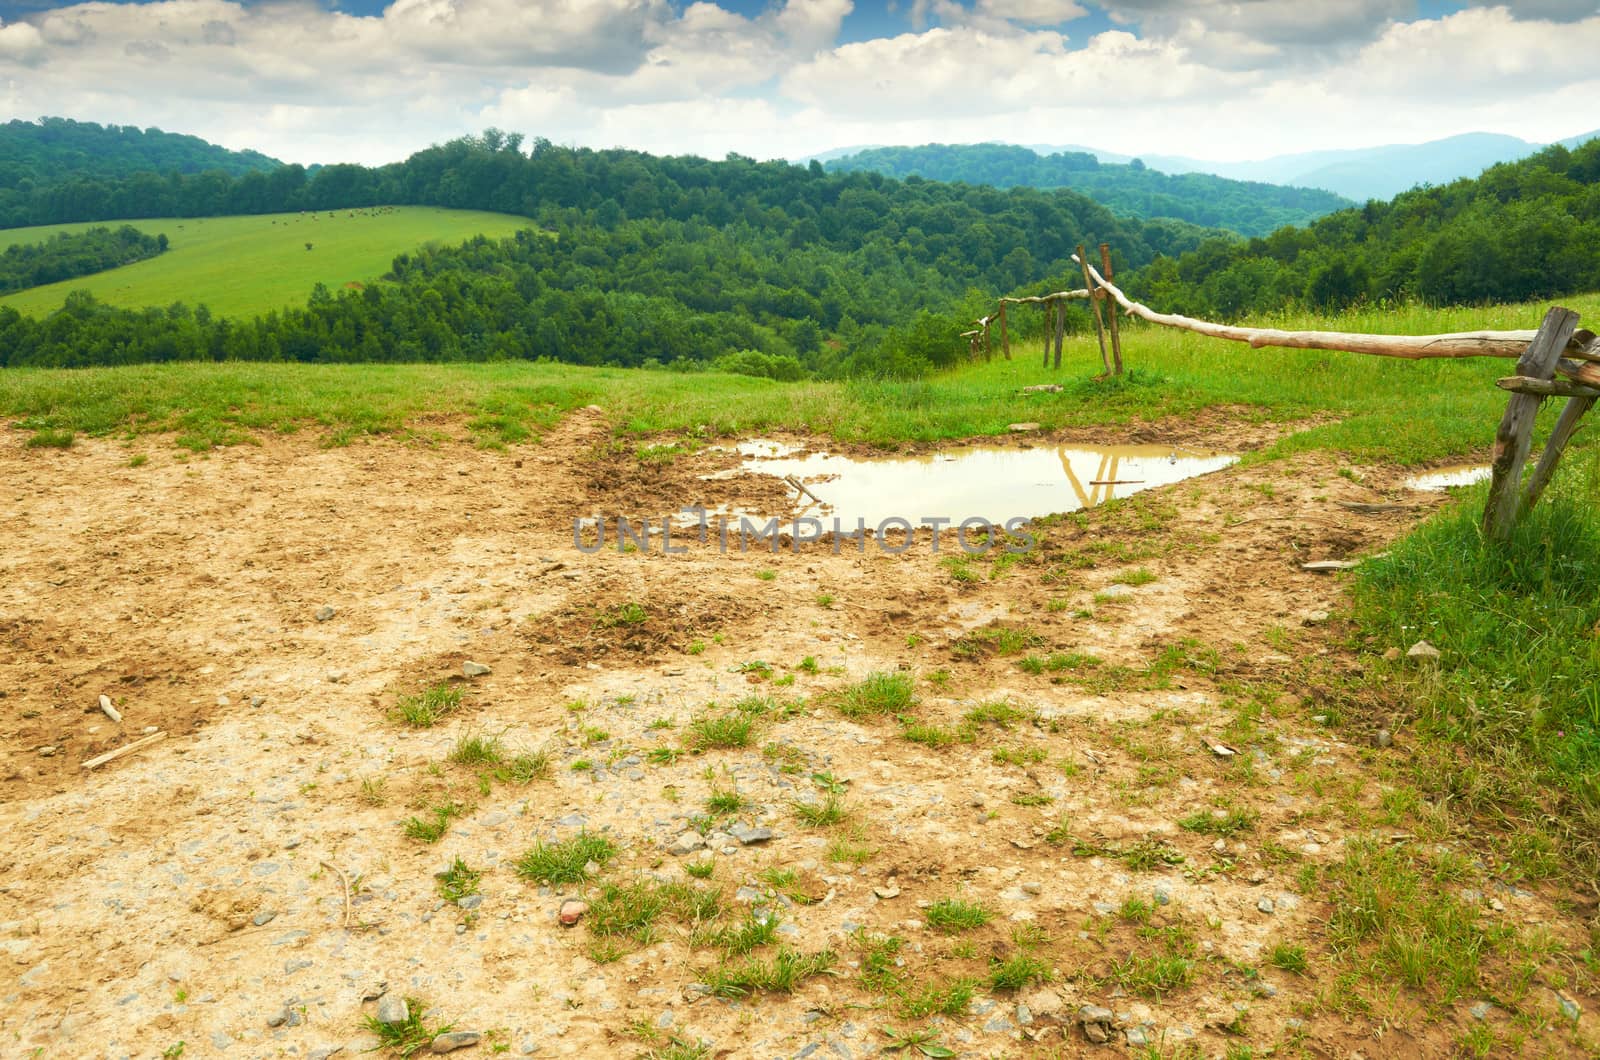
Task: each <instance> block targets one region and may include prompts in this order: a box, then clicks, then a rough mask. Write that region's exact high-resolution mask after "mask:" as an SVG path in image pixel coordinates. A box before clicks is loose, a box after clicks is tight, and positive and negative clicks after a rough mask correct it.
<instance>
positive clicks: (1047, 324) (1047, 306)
mask: <svg viewBox="0 0 1600 1060" xmlns="http://www.w3.org/2000/svg"><path fill="white" fill-rule="evenodd" d="M1055 330H1056V304H1055V303H1054V302H1052V301H1050V300H1049V299H1046V300H1045V303H1044V367H1046V368H1049V367H1050V335H1051V333H1052V332H1054V331H1055Z"/></svg>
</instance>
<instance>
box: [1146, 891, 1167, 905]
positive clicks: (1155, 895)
mask: <svg viewBox="0 0 1600 1060" xmlns="http://www.w3.org/2000/svg"><path fill="white" fill-rule="evenodd" d="M1150 898H1151V900H1152V901H1154V902H1155V903H1156V905H1167V904H1169V903H1170V902H1171V901H1172V895H1170V894H1168V893H1167V890H1166V888H1165V887H1157V888H1156V889H1155V891H1154V892H1152V893H1151V895H1150Z"/></svg>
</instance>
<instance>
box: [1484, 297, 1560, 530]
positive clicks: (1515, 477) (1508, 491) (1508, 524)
mask: <svg viewBox="0 0 1600 1060" xmlns="http://www.w3.org/2000/svg"><path fill="white" fill-rule="evenodd" d="M1577 327H1578V314H1576V313H1574V312H1573V311H1572V310H1570V309H1563V308H1562V307H1560V306H1551V307H1550V311H1549V312H1548V313H1546V314H1545V315H1544V323H1543V324H1541V325H1540V326H1539V331H1538V333H1537V334H1536V335H1534V337H1533V341H1532V342H1530V343H1529V344H1528V348H1527V349H1526V350H1524V351H1523V353H1522V356H1521V357H1520V358H1518V360H1517V375H1518V376H1521V377H1522V378H1524V379H1527V380H1530V381H1532V382H1535V383H1537V382H1545V383H1548V382H1549V381H1550V378H1551V377H1552V376H1553V375H1554V374H1555V367H1556V362H1557V361H1558V360H1560V358H1561V353H1562V351H1563V350H1565V349H1566V346H1567V340H1568V339H1570V338H1571V337H1572V333H1573V332H1574V331H1575V330H1577ZM1543 400H1544V398H1543V397H1542V396H1541V395H1539V394H1537V393H1532V392H1529V391H1528V390H1527V389H1522V390H1518V391H1516V392H1514V393H1513V394H1512V395H1511V400H1510V401H1508V402H1506V413H1505V415H1504V416H1503V417H1501V419H1500V429H1499V430H1498V431H1496V432H1495V436H1494V461H1493V465H1492V467H1493V472H1494V475H1493V480H1492V482H1491V484H1490V486H1489V502H1488V504H1486V505H1485V506H1484V509H1483V534H1484V536H1485V537H1487V538H1488V539H1489V540H1491V541H1505V540H1507V539H1508V538H1510V537H1511V531H1512V530H1513V529H1515V527H1516V525H1517V517H1518V515H1519V514H1520V511H1521V510H1522V509H1523V508H1524V507H1525V505H1524V503H1523V499H1522V497H1521V496H1520V493H1521V487H1522V468H1523V465H1524V464H1526V463H1527V462H1528V451H1529V449H1531V448H1532V446H1533V421H1534V417H1535V416H1536V415H1538V412H1539V403H1540V402H1541V401H1543ZM1576 423H1577V420H1576V417H1574V418H1573V421H1572V426H1573V428H1574V429H1575V428H1576ZM1552 441H1554V439H1553V438H1552ZM1554 459H1557V460H1558V459H1560V452H1559V450H1558V451H1557V452H1556V454H1555V457H1554ZM1541 463H1543V461H1541ZM1554 470H1555V469H1554V464H1553V462H1552V466H1551V467H1550V469H1549V471H1550V472H1553V471H1554ZM1535 481H1536V482H1537V483H1538V485H1539V488H1540V489H1541V490H1542V489H1543V488H1544V485H1543V482H1539V480H1538V476H1537V474H1536V475H1535ZM1546 481H1548V474H1547V476H1546ZM1534 499H1537V495H1535V498H1534Z"/></svg>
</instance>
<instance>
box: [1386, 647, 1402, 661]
mask: <svg viewBox="0 0 1600 1060" xmlns="http://www.w3.org/2000/svg"><path fill="white" fill-rule="evenodd" d="M1383 661H1384V662H1399V661H1400V649H1399V648H1389V649H1387V650H1386V651H1385V652H1384V653H1383Z"/></svg>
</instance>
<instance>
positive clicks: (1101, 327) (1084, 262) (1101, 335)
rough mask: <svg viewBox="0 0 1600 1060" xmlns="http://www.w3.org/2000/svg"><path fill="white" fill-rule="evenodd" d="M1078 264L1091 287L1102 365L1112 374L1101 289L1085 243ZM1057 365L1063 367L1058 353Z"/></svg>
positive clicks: (1085, 281) (1081, 248) (1079, 253)
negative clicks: (1093, 271) (1102, 316)
mask: <svg viewBox="0 0 1600 1060" xmlns="http://www.w3.org/2000/svg"><path fill="white" fill-rule="evenodd" d="M1077 256H1078V264H1079V265H1080V266H1081V267H1082V268H1083V285H1084V286H1085V287H1087V288H1088V289H1089V312H1090V313H1092V314H1093V315H1094V335H1095V338H1097V339H1099V340H1100V366H1101V367H1102V368H1104V369H1105V371H1106V374H1107V375H1109V374H1111V361H1110V359H1109V358H1107V357H1106V326H1105V323H1104V321H1102V320H1101V319H1100V289H1099V288H1098V287H1096V286H1095V283H1094V279H1093V278H1092V277H1090V275H1089V259H1088V258H1086V257H1084V255H1083V244H1082V243H1079V244H1078V255H1077ZM1056 367H1057V368H1060V367H1061V356H1060V354H1059V353H1058V354H1057V355H1056Z"/></svg>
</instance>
